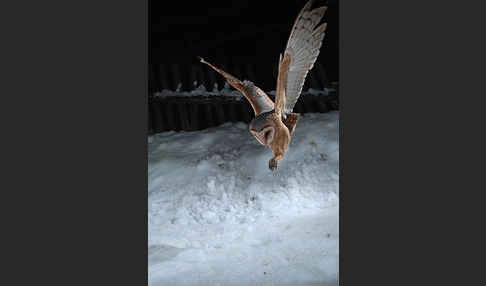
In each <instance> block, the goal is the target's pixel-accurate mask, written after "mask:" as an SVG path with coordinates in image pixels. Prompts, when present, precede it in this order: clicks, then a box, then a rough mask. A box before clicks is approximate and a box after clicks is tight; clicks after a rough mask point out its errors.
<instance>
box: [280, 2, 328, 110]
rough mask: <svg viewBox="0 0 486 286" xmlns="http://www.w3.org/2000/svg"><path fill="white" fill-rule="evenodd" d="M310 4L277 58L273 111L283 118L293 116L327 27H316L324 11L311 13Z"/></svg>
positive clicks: (317, 9) (302, 11)
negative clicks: (280, 55) (278, 112)
mask: <svg viewBox="0 0 486 286" xmlns="http://www.w3.org/2000/svg"><path fill="white" fill-rule="evenodd" d="M313 2H314V1H313V0H310V1H309V2H307V4H305V6H304V8H302V10H301V11H300V13H299V15H298V16H297V19H296V20H295V23H294V26H293V27H292V31H291V32H290V37H289V39H288V41H287V46H286V48H285V52H284V56H283V58H282V57H280V63H279V72H278V79H277V92H276V96H275V106H276V111H278V110H282V116H283V117H285V115H286V114H288V113H291V112H292V110H293V108H294V106H295V103H296V102H297V100H298V99H299V96H300V93H301V91H302V87H303V86H304V82H305V78H306V76H307V73H308V72H309V70H311V69H312V67H313V66H314V62H315V61H316V59H317V56H318V55H319V49H320V48H321V45H322V40H323V39H324V35H325V32H324V31H325V30H326V23H323V24H321V25H319V26H318V24H319V22H320V21H321V19H322V17H323V16H324V13H325V12H326V10H327V7H325V6H324V7H319V8H316V9H311V6H312V3H313ZM286 61H289V63H286ZM280 85H282V86H281V87H280V88H279V86H280ZM283 87H285V88H283Z"/></svg>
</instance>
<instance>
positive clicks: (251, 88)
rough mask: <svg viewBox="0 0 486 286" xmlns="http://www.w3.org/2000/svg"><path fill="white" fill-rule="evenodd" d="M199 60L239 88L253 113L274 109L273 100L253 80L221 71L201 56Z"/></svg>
mask: <svg viewBox="0 0 486 286" xmlns="http://www.w3.org/2000/svg"><path fill="white" fill-rule="evenodd" d="M199 60H200V61H201V62H202V63H204V64H207V65H208V66H210V67H211V68H212V69H214V70H215V71H216V72H217V73H219V74H221V75H222V76H224V77H225V78H226V80H227V81H228V83H229V84H230V85H231V86H233V87H234V88H236V89H237V90H239V91H240V92H241V93H242V94H243V95H244V96H245V98H246V99H247V100H248V102H250V104H251V107H252V108H253V111H254V112H255V115H259V114H261V113H264V112H268V111H272V110H273V109H274V104H273V101H272V100H271V99H270V97H268V95H267V94H266V93H265V92H264V91H263V90H261V89H260V88H259V87H257V86H256V85H255V84H254V83H253V82H251V81H249V80H244V81H241V80H239V79H237V78H236V77H234V76H232V75H231V74H229V73H227V72H225V71H223V70H222V69H219V68H217V67H215V66H213V65H212V64H210V63H208V62H207V61H205V60H204V59H203V58H201V57H199Z"/></svg>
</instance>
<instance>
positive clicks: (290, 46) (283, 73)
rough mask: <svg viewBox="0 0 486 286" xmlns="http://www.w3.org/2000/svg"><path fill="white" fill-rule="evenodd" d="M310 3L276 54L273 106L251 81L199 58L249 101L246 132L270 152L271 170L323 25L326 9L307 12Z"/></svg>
mask: <svg viewBox="0 0 486 286" xmlns="http://www.w3.org/2000/svg"><path fill="white" fill-rule="evenodd" d="M312 3H313V0H310V1H309V2H307V4H306V5H305V6H304V7H303V8H302V10H301V11H300V13H299V14H298V16H297V19H296V20H295V22H294V25H293V27H292V30H291V32H290V37H289V39H288V41H287V46H286V48H285V52H284V55H283V56H282V54H280V58H279V65H278V76H277V88H276V93H275V103H274V102H273V101H272V100H271V99H270V98H269V97H268V95H267V94H266V93H265V92H264V91H263V90H261V89H260V88H258V87H257V86H255V85H254V84H253V82H251V81H248V80H244V81H241V80H239V79H237V78H236V77H234V76H232V75H230V74H229V73H227V72H225V71H223V70H221V69H219V68H217V67H215V66H214V65H212V64H210V63H209V62H207V61H205V60H204V59H203V58H201V57H200V58H199V59H200V61H201V62H202V63H204V64H207V65H208V66H210V67H211V68H212V69H214V70H215V71H216V72H218V73H219V74H221V75H222V76H224V77H225V78H226V80H227V81H228V83H229V84H230V85H231V86H233V87H234V88H236V89H237V90H239V91H240V92H241V93H242V94H243V95H244V96H245V98H246V99H247V100H248V101H249V102H250V104H251V106H252V108H253V111H254V112H255V118H254V119H253V120H252V121H251V122H250V124H249V130H250V133H251V134H252V135H253V136H254V137H255V138H256V139H257V141H258V142H260V144H262V145H264V146H267V147H268V148H270V149H271V150H272V152H273V155H274V156H273V158H271V159H270V161H269V162H268V166H269V168H270V170H272V171H273V170H275V169H276V168H277V164H278V162H279V161H280V160H282V158H283V157H284V155H285V153H286V152H287V149H288V147H289V143H290V137H291V135H292V133H293V131H294V129H295V126H296V124H297V121H298V120H299V117H300V115H299V114H297V113H292V110H293V108H294V106H295V103H296V102H297V99H298V98H299V96H300V93H301V91H302V87H303V85H304V81H305V78H306V76H307V73H308V72H309V70H311V69H312V67H313V65H314V62H315V61H316V59H317V56H318V55H319V49H320V47H321V45H322V40H323V39H324V35H325V33H324V31H325V29H326V23H323V24H320V25H319V26H318V24H319V22H320V20H321V19H322V17H323V16H324V13H325V11H326V9H327V7H325V6H324V7H319V8H316V9H311V6H312Z"/></svg>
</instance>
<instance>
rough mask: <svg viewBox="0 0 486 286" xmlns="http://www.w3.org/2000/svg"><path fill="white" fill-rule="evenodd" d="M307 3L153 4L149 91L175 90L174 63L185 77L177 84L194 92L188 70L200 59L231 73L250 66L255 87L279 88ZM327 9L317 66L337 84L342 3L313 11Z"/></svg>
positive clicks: (321, 3)
mask: <svg viewBox="0 0 486 286" xmlns="http://www.w3.org/2000/svg"><path fill="white" fill-rule="evenodd" d="M306 2H307V0H289V1H261V0H260V1H254V0H249V1H190V2H187V1H174V2H171V3H170V6H168V5H167V3H168V2H167V1H162V0H158V1H155V0H152V1H149V64H150V65H149V68H150V70H149V73H150V74H149V76H150V77H149V89H150V91H151V92H155V91H160V89H162V88H169V89H172V90H174V89H175V88H176V87H175V86H174V85H176V83H175V82H174V78H173V70H172V66H173V64H179V70H180V74H181V75H180V76H179V77H180V79H177V80H176V81H181V82H182V83H183V90H188V89H191V88H192V86H191V79H190V78H189V77H190V70H189V69H190V66H192V65H198V64H199V63H198V61H197V56H202V57H204V58H205V59H206V60H208V61H210V62H212V63H214V64H218V65H222V66H224V67H226V68H227V69H229V70H230V71H231V70H232V69H233V68H234V67H235V66H243V67H244V66H246V65H248V64H250V65H251V66H252V69H253V72H254V76H255V78H256V79H255V83H256V84H257V85H258V86H259V87H261V88H262V89H263V90H265V91H268V90H273V89H275V84H276V82H275V79H276V72H277V64H278V63H277V61H278V57H279V54H280V53H282V52H283V51H284V50H285V45H286V44H287V39H288V37H289V35H290V30H291V28H292V25H293V23H294V20H295V19H296V17H297V14H298V13H299V11H300V10H301V9H302V7H303V6H304V5H305V3H306ZM324 5H327V6H328V11H327V12H326V14H325V16H324V21H325V22H327V23H328V26H327V31H326V36H325V38H324V41H323V45H322V47H321V52H320V54H319V57H318V59H317V61H316V66H317V65H320V64H322V66H323V67H324V69H325V74H326V75H324V77H326V78H325V79H324V80H325V81H326V82H333V81H338V28H339V27H338V5H337V1H336V0H331V1H315V2H314V5H313V7H320V6H324ZM243 70H244V68H243ZM243 75H244V72H243ZM161 78H164V80H165V81H166V82H167V83H166V84H163V83H162V82H161ZM164 85H165V86H164Z"/></svg>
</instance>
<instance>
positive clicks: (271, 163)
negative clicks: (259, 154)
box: [268, 158, 277, 171]
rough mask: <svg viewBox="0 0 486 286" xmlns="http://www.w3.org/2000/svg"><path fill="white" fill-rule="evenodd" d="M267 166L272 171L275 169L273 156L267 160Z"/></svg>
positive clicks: (275, 164) (275, 163)
mask: <svg viewBox="0 0 486 286" xmlns="http://www.w3.org/2000/svg"><path fill="white" fill-rule="evenodd" d="M268 168H269V169H270V170H272V171H275V169H277V160H275V158H272V159H270V161H268Z"/></svg>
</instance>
